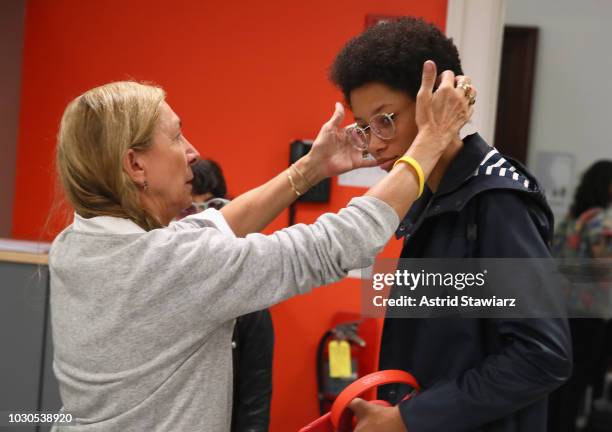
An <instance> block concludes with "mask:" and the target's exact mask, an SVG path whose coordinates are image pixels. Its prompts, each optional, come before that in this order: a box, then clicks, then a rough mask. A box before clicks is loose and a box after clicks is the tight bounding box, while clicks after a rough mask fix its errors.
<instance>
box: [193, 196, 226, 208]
mask: <svg viewBox="0 0 612 432" xmlns="http://www.w3.org/2000/svg"><path fill="white" fill-rule="evenodd" d="M214 202H219V203H221V206H220V207H213V204H214ZM229 202H230V200H228V199H227V198H221V197H214V198H211V199H208V200H206V201H204V202H201V203H196V202H192V203H191V205H192V206H194V207H195V208H196V209H197V210H198V211H204V210H208V209H209V208H214V209H215V210H220V209H222V208H223V207H225V206H226V205H227V204H229Z"/></svg>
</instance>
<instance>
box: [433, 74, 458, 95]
mask: <svg viewBox="0 0 612 432" xmlns="http://www.w3.org/2000/svg"><path fill="white" fill-rule="evenodd" d="M444 87H448V88H454V87H455V74H454V72H453V71H451V70H445V71H444V72H442V76H441V77H440V86H439V87H438V90H439V89H441V88H444ZM436 91H437V90H436Z"/></svg>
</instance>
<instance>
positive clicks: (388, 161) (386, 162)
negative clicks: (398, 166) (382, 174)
mask: <svg viewBox="0 0 612 432" xmlns="http://www.w3.org/2000/svg"><path fill="white" fill-rule="evenodd" d="M397 159H399V156H391V157H389V158H382V159H379V160H377V161H376V162H377V163H378V167H379V168H380V169H383V170H385V171H391V168H393V164H394V163H395V161H396V160H397Z"/></svg>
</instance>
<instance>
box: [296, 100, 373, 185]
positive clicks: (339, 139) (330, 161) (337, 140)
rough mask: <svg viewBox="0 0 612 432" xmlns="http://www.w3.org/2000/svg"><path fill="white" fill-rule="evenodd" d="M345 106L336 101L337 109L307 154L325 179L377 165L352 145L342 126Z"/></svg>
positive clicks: (312, 164)
mask: <svg viewBox="0 0 612 432" xmlns="http://www.w3.org/2000/svg"><path fill="white" fill-rule="evenodd" d="M343 119H344V107H343V106H342V104H341V103H339V102H336V110H335V111H334V114H333V115H332V117H331V118H330V119H329V121H328V122H327V123H325V124H324V125H323V127H321V130H320V131H319V135H317V138H316V139H315V141H314V143H313V145H312V149H311V150H310V152H309V153H308V154H307V155H306V156H305V158H309V159H310V161H309V162H310V166H311V168H312V169H317V170H318V171H319V172H318V174H319V176H320V177H321V178H322V179H323V178H326V177H333V176H336V175H338V174H342V173H344V172H347V171H350V170H353V169H355V168H363V167H373V166H376V161H375V160H373V159H370V158H367V159H364V157H363V152H362V151H360V150H358V149H357V148H355V147H354V146H353V145H351V143H350V141H349V139H348V136H347V134H346V132H345V129H344V128H343V127H341V124H342V120H343Z"/></svg>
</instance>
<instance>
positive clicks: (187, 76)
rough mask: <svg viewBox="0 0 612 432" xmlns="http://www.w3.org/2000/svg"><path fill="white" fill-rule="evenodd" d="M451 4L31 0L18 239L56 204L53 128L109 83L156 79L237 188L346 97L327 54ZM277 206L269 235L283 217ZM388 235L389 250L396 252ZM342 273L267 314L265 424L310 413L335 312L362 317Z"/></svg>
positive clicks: (276, 426) (411, 0) (269, 172)
mask: <svg viewBox="0 0 612 432" xmlns="http://www.w3.org/2000/svg"><path fill="white" fill-rule="evenodd" d="M446 3H447V2H446V0H435V1H434V0H430V1H418V0H377V1H376V2H374V1H371V0H350V1H348V0H347V1H325V0H311V1H308V2H286V1H279V0H276V1H267V2H253V1H242V2H235V1H234V2H229V1H228V2H212V1H198V0H183V1H175V2H168V1H162V0H129V1H123V0H96V1H82V0H53V1H48V0H47V1H45V0H29V1H28V2H27V13H26V27H25V47H24V53H23V62H24V63H23V80H22V92H21V94H22V99H21V114H20V129H19V148H18V161H17V178H16V191H15V192H16V193H15V202H14V214H13V221H14V222H13V237H15V238H22V239H39V238H44V239H51V238H53V236H54V235H55V234H56V233H57V231H58V229H59V227H60V226H59V222H58V221H55V223H51V225H50V227H51V228H50V230H47V232H44V233H43V232H42V227H43V226H44V225H45V221H46V219H47V214H48V211H49V208H50V206H51V203H52V201H53V199H54V195H53V185H54V174H53V169H52V161H53V153H54V144H55V134H56V132H57V126H58V123H59V119H60V117H61V114H62V112H63V109H64V107H65V106H66V104H67V103H68V102H69V101H70V100H71V99H72V98H74V97H75V96H77V95H78V94H80V93H81V92H83V91H85V90H87V89H89V88H91V87H93V86H97V85H100V84H104V83H107V82H109V81H114V80H124V79H136V80H145V81H152V82H155V83H157V84H159V85H161V86H163V87H164V88H165V89H166V91H167V92H168V101H169V103H170V104H171V105H172V107H173V108H174V110H175V111H176V112H177V113H178V114H179V115H180V116H181V117H182V120H183V125H184V132H185V134H186V135H187V136H188V137H189V139H190V141H191V142H192V143H193V144H194V145H195V146H196V147H197V148H198V150H199V151H200V152H201V154H202V156H203V157H209V158H213V159H215V160H217V161H219V162H220V163H221V165H222V166H223V168H224V171H225V174H226V177H227V179H228V182H229V189H230V193H231V194H232V195H234V196H235V195H237V194H240V193H242V192H244V191H246V190H248V189H249V188H252V187H254V186H257V185H259V184H260V183H262V182H264V181H265V180H267V179H269V178H270V177H272V176H273V175H274V174H276V173H278V172H279V171H281V170H282V169H283V168H284V167H285V166H286V165H287V160H288V153H289V150H288V144H289V142H290V141H292V140H293V139H295V138H312V137H314V136H315V135H316V132H317V131H318V129H319V127H320V125H321V124H322V123H323V122H324V121H326V120H327V119H328V117H329V116H330V115H331V112H332V110H333V103H334V101H336V100H340V98H341V96H340V94H339V92H337V91H336V90H335V89H334V88H333V87H332V85H331V84H330V83H329V81H328V80H327V72H328V69H329V65H330V64H331V62H332V60H333V58H334V54H335V53H336V52H337V51H338V49H339V48H340V47H341V46H342V45H343V44H344V43H345V42H346V41H347V40H348V39H349V38H350V37H352V36H353V35H356V34H357V33H359V32H360V31H362V30H363V28H364V24H365V16H366V14H369V13H374V14H385V15H418V16H422V17H424V18H426V19H427V20H428V21H431V22H434V23H436V24H437V25H439V26H440V27H441V28H444V25H445V16H446ZM362 192H363V190H362V189H358V188H346V187H339V186H338V185H337V183H334V185H333V188H332V199H331V202H330V203H329V204H326V205H305V204H302V205H300V207H299V209H298V215H297V219H298V221H300V222H311V221H313V220H314V218H315V217H316V215H318V214H320V213H321V212H323V211H328V210H331V211H335V210H337V209H339V208H341V207H342V206H344V205H345V204H346V203H347V202H348V200H349V199H350V198H351V197H352V196H354V195H357V194H361V193H362ZM286 220H287V214H286V213H285V214H283V215H282V216H281V217H279V218H278V219H277V220H276V221H274V222H273V224H272V225H271V226H270V228H269V230H268V231H272V230H275V229H279V228H281V227H283V226H285V225H286ZM398 250H399V244H398V243H397V242H392V243H391V244H390V245H389V247H388V248H387V249H386V251H385V255H387V256H393V255H396V254H397V252H398ZM358 294H359V293H358V283H357V282H356V281H354V280H347V281H343V282H340V283H338V284H335V285H333V286H329V287H326V288H321V289H318V290H315V292H313V293H312V294H310V295H307V296H302V297H300V298H295V299H292V300H290V301H288V302H285V303H284V304H282V305H279V306H276V307H275V308H274V309H273V317H274V322H275V327H276V337H277V344H276V352H275V369H274V400H273V409H272V417H273V420H272V430H273V431H290V430H296V429H297V428H298V427H299V426H301V425H303V424H304V423H306V422H307V421H308V420H310V419H311V418H314V417H315V416H316V415H317V412H316V411H317V405H316V389H315V379H314V376H315V375H314V352H315V347H316V342H317V340H318V338H319V336H320V335H321V334H322V333H323V331H324V330H325V329H326V328H327V327H328V326H329V322H330V318H331V316H332V315H333V313H335V312H336V311H338V310H346V311H358V310H359V297H358Z"/></svg>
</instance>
